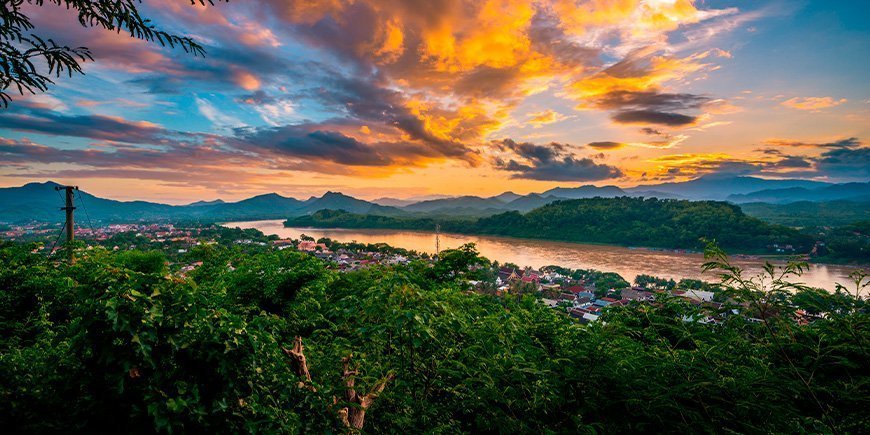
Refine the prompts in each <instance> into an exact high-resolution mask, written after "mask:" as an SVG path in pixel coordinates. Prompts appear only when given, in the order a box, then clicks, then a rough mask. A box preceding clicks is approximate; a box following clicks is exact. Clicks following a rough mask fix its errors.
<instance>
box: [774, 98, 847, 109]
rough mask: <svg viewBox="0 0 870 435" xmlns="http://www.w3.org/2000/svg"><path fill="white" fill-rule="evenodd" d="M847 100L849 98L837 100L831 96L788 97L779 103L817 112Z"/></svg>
mask: <svg viewBox="0 0 870 435" xmlns="http://www.w3.org/2000/svg"><path fill="white" fill-rule="evenodd" d="M848 101H849V100H847V99H845V98H840V99H839V100H837V99H835V98H833V97H803V98H801V97H794V98H789V99H788V100H785V101H783V102H782V103H780V104H782V105H783V106H785V107H790V108H792V109H797V110H806V111H809V112H819V111H821V110H822V109H827V108H829V107H835V106H839V105H840V104H843V103H846V102H848Z"/></svg>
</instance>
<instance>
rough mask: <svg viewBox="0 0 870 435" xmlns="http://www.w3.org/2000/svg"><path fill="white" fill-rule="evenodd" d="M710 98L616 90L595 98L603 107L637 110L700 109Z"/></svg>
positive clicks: (599, 105)
mask: <svg viewBox="0 0 870 435" xmlns="http://www.w3.org/2000/svg"><path fill="white" fill-rule="evenodd" d="M709 101H710V98H709V97H706V96H703V95H695V94H668V93H659V92H654V91H645V92H632V91H614V92H610V93H607V94H604V95H602V96H600V97H597V98H596V99H595V104H596V105H597V106H598V107H600V108H602V109H620V110H625V109H626V108H634V109H636V110H668V111H673V110H688V109H698V108H700V107H701V106H703V105H704V104H705V103H707V102H709Z"/></svg>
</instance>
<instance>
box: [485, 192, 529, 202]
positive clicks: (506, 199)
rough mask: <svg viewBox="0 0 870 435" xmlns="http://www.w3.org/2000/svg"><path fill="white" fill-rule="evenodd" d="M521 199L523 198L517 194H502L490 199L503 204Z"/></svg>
mask: <svg viewBox="0 0 870 435" xmlns="http://www.w3.org/2000/svg"><path fill="white" fill-rule="evenodd" d="M522 197H523V196H522V195H519V194H516V193H513V192H504V193H502V194H499V195H496V196H493V197H492V199H497V200H499V201H501V202H503V203H509V202H511V201H515V200H517V199H519V198H522Z"/></svg>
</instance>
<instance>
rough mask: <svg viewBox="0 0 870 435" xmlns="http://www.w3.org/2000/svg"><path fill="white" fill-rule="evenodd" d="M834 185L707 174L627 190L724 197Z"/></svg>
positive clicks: (681, 195) (635, 192)
mask: <svg viewBox="0 0 870 435" xmlns="http://www.w3.org/2000/svg"><path fill="white" fill-rule="evenodd" d="M830 185H831V184H830V183H824V182H820V181H810V180H768V179H764V178H757V177H735V176H722V175H707V176H703V177H700V178H696V179H694V180H690V181H682V182H673V183H662V184H648V185H642V186H636V187H632V188H628V189H625V191H626V192H628V193H631V194H637V193H640V192H645V191H656V192H661V193H665V194H669V195H676V196H679V197H682V198H687V199H712V200H723V199H726V198H728V197H729V196H731V195H741V194H747V193H752V192H757V191H760V190H767V189H788V188H793V187H800V188H805V189H813V188H818V187H824V186H830Z"/></svg>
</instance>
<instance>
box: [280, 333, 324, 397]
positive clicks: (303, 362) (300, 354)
mask: <svg viewBox="0 0 870 435" xmlns="http://www.w3.org/2000/svg"><path fill="white" fill-rule="evenodd" d="M281 349H282V350H283V351H284V353H285V354H287V356H289V357H290V359H291V360H293V368H294V370H295V371H296V375H297V376H299V377H301V378H303V379H304V381H302V382H299V388H307V389H309V390H311V391H312V392H316V391H317V389H316V388H314V385H312V383H311V372H310V371H308V360H307V359H306V358H305V353H304V352H305V347H304V346H303V345H302V337H299V336H297V337H296V338H295V339H294V340H293V349H287V348H286V347H282V348H281Z"/></svg>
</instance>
